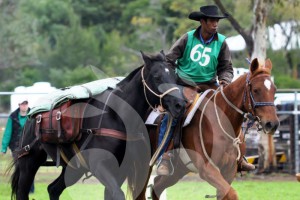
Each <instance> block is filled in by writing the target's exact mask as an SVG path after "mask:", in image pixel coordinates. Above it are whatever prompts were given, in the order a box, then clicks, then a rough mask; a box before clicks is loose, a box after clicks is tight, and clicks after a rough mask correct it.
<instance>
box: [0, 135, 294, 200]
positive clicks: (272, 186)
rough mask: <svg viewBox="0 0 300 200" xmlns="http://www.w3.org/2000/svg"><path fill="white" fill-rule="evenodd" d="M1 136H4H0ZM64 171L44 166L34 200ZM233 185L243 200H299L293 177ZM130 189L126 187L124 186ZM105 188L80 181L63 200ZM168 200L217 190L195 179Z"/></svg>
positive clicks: (3, 178) (2, 160) (1, 165)
mask: <svg viewBox="0 0 300 200" xmlns="http://www.w3.org/2000/svg"><path fill="white" fill-rule="evenodd" d="M0 135H1V134H0ZM10 161H11V156H10V155H9V153H8V154H7V155H1V156H0V200H9V199H10V193H11V189H10V185H9V178H10V175H9V174H8V175H5V170H6V168H7V166H8V165H9V163H10ZM59 172H60V168H55V167H42V168H41V169H40V170H39V172H38V174H37V176H36V179H35V193H34V194H32V195H30V200H33V199H34V200H47V199H49V198H48V193H47V185H48V184H49V183H51V181H53V180H54V179H55V178H56V177H57V176H58V174H59ZM232 186H233V187H234V188H235V189H236V191H237V192H238V194H239V197H240V199H241V200H299V199H300V194H299V192H298V191H299V188H300V183H299V182H297V181H296V178H294V177H293V176H291V175H287V174H272V175H269V176H265V179H264V178H263V177H253V176H251V174H250V175H247V176H245V177H243V178H240V177H237V178H236V180H235V181H234V182H233V184H232ZM123 190H124V191H125V190H126V186H123ZM103 191H104V188H103V186H102V185H101V184H99V183H98V182H97V181H96V180H95V179H91V180H88V181H86V182H84V183H82V182H78V183H77V184H75V185H74V186H71V187H69V188H67V189H66V190H65V191H64V193H63V194H62V196H61V198H60V199H61V200H94V199H100V200H101V199H104V197H103ZM166 194H167V199H168V200H196V199H197V200H200V199H206V198H205V195H214V194H215V189H214V188H213V187H212V186H210V185H209V184H208V183H206V182H203V181H199V180H198V179H197V178H195V176H192V178H187V179H186V180H184V181H180V182H179V183H177V184H176V185H174V186H173V187H170V188H168V189H167V191H166Z"/></svg>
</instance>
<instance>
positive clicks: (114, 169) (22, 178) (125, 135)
mask: <svg viewBox="0 0 300 200" xmlns="http://www.w3.org/2000/svg"><path fill="white" fill-rule="evenodd" d="M142 57H143V60H144V65H143V66H141V67H139V68H137V69H136V70H134V71H133V72H131V73H130V74H129V75H128V76H127V77H126V78H125V79H124V80H122V81H121V82H120V83H119V84H118V85H117V87H116V89H107V90H106V91H104V92H103V93H101V94H99V95H96V96H94V97H92V98H89V99H88V100H85V101H84V102H85V103H86V102H87V103H88V106H87V107H86V109H85V111H84V118H83V123H82V124H83V125H82V130H81V138H80V139H79V140H78V141H75V142H74V143H67V144H49V143H44V142H40V141H39V140H38V141H37V142H35V143H34V142H33V141H34V140H37V139H36V136H35V133H34V132H35V126H36V119H35V118H32V119H28V121H27V123H26V124H25V128H24V132H23V136H22V141H21V148H22V147H23V148H24V147H25V146H26V145H28V144H29V146H30V151H29V154H28V155H25V156H22V157H20V158H19V159H18V160H17V161H16V162H15V163H14V167H15V168H14V172H13V175H12V179H11V187H12V195H11V197H12V199H18V200H28V194H29V190H30V185H31V183H32V181H33V180H34V176H35V174H36V172H37V171H38V169H39V167H40V166H42V165H43V164H44V163H45V161H46V159H47V155H50V156H51V158H52V159H53V160H54V161H56V162H57V163H60V165H62V167H63V169H62V173H61V174H60V176H59V177H58V178H57V179H56V180H55V181H54V182H52V183H51V184H50V185H49V186H48V192H49V196H50V199H51V200H54V199H59V196H60V195H61V193H62V192H63V190H64V189H65V188H66V187H68V186H70V185H72V184H74V183H76V182H77V181H78V180H79V179H80V178H81V177H82V176H83V175H84V174H85V173H87V172H90V173H91V174H92V175H93V176H95V177H96V178H97V179H98V180H99V181H100V182H101V183H102V184H103V185H104V186H105V199H107V200H108V199H118V200H119V199H125V195H124V193H123V192H122V190H121V189H120V187H121V185H122V184H123V182H124V180H125V179H126V178H127V180H128V188H129V192H131V191H135V192H134V194H131V195H133V198H136V196H137V195H138V194H139V193H140V192H141V191H142V189H143V185H144V184H145V181H146V180H147V176H146V175H145V176H140V175H141V174H147V173H146V172H148V170H149V165H148V164H149V161H150V158H151V152H150V151H151V150H150V143H149V136H148V132H147V129H146V127H145V125H144V121H145V118H146V114H147V111H148V110H149V108H154V107H156V106H157V105H160V106H161V107H163V108H164V109H165V110H166V111H168V112H169V113H170V114H171V115H172V116H173V117H174V118H176V117H178V116H180V115H181V114H182V113H183V111H184V109H185V101H184V99H183V97H182V94H181V92H180V91H179V89H178V88H177V87H176V84H175V83H176V75H175V73H174V71H173V70H172V69H171V68H169V67H168V65H167V63H166V60H165V55H164V54H163V52H162V51H161V52H160V53H158V54H156V55H145V54H144V53H142ZM77 103H83V102H82V101H79V102H77ZM30 144H34V145H30ZM74 144H76V146H77V147H78V151H77V152H76V151H75V152H74ZM58 149H59V150H61V151H58ZM59 152H64V153H63V155H62V154H61V153H59ZM63 157H64V158H63ZM66 160H68V161H69V162H66ZM136 174H139V177H136ZM133 189H134V190H133Z"/></svg>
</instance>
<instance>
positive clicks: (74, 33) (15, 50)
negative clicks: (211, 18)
mask: <svg viewBox="0 0 300 200" xmlns="http://www.w3.org/2000/svg"><path fill="white" fill-rule="evenodd" d="M256 1H257V0H251V1H244V0H237V1H230V0H222V2H221V1H217V0H191V1H184V0H109V1H108V0H64V1H61V0H26V1H22V0H2V1H1V2H0V12H1V18H0V26H1V29H0V42H1V45H0V55H1V56H0V70H1V73H0V80H1V84H0V90H1V91H11V90H13V88H15V87H16V86H19V85H25V86H28V85H32V83H34V82H38V81H49V82H51V84H52V85H54V86H55V87H66V86H70V85H75V84H80V83H85V82H88V81H92V80H95V79H99V78H102V77H106V76H120V75H121V76H124V75H126V74H127V73H128V72H129V71H131V70H133V69H134V68H136V67H138V66H139V65H141V64H142V61H141V58H140V53H139V51H140V50H143V51H145V52H157V51H160V50H164V51H168V49H169V48H170V46H171V45H172V43H173V42H174V41H175V40H176V39H177V38H178V37H180V35H182V34H183V33H185V32H186V31H188V30H190V29H193V28H196V27H197V26H198V25H199V24H198V23H197V22H194V21H192V20H189V19H188V18H187V16H188V14H189V13H190V12H192V11H196V10H199V7H200V6H201V5H207V4H216V3H219V4H220V3H221V4H222V6H223V7H224V8H225V9H226V11H228V12H229V13H230V15H231V16H233V17H234V19H235V20H236V21H237V22H238V23H239V24H240V25H241V26H240V31H239V29H237V27H234V26H233V25H232V23H230V21H229V20H223V21H222V23H220V27H219V31H220V32H221V33H223V34H225V35H226V36H234V35H237V34H240V33H244V34H245V33H250V32H251V29H252V28H253V19H254V18H255V17H258V16H257V15H256V13H255V12H254V10H253V6H254V5H255V2H256ZM264 1H266V2H267V4H268V5H269V4H270V5H271V6H272V8H271V9H270V12H269V15H268V18H267V25H268V26H273V25H274V24H277V25H281V22H291V21H293V22H296V23H295V26H293V27H292V28H291V30H286V29H283V30H284V31H285V32H284V34H286V36H287V38H288V39H287V40H285V41H283V42H285V43H286V46H285V47H283V48H281V49H280V50H276V51H274V50H272V49H271V48H268V47H270V45H268V46H267V47H266V48H267V57H269V58H271V60H272V61H273V63H274V77H275V83H276V85H277V86H278V87H279V88H297V87H299V86H300V84H299V83H300V82H299V76H298V75H297V72H298V71H299V68H300V67H299V66H300V61H299V56H298V54H299V48H293V49H290V48H288V44H289V42H291V41H290V40H291V36H292V35H293V34H299V27H298V21H299V18H300V16H299V13H300V12H299V11H300V6H299V1H298V0H287V1H284V0H276V1H274V0H272V1H270V0H264ZM241 30H242V32H241ZM245 35H246V34H245ZM246 39H247V38H246ZM254 39H255V38H254ZM289 39H290V40H289ZM268 42H269V44H270V43H272V42H273V41H270V40H269V41H268ZM249 48H251V46H250V45H248V46H247V48H246V49H245V50H243V51H240V52H233V63H234V66H235V67H245V68H247V67H248V65H247V63H246V62H245V59H244V58H245V57H251V55H250V52H251V51H249ZM91 66H92V67H91ZM95 69H98V70H96V71H97V72H96V71H95ZM99 71H101V73H99ZM295 74H296V75H295Z"/></svg>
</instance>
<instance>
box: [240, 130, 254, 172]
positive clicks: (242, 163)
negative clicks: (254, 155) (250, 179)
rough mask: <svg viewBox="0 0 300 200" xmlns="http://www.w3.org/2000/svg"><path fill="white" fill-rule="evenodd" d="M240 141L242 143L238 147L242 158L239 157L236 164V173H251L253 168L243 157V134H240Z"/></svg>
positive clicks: (244, 149)
mask: <svg viewBox="0 0 300 200" xmlns="http://www.w3.org/2000/svg"><path fill="white" fill-rule="evenodd" d="M240 141H243V142H242V143H241V144H240V145H239V147H240V150H241V154H242V156H241V158H240V160H239V161H238V162H237V164H238V168H237V171H238V172H242V171H246V172H249V171H253V170H255V166H254V165H252V164H251V163H248V161H247V159H246V157H245V156H244V155H245V153H246V142H244V135H243V134H240Z"/></svg>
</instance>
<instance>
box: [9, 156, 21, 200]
mask: <svg viewBox="0 0 300 200" xmlns="http://www.w3.org/2000/svg"><path fill="white" fill-rule="evenodd" d="M12 167H14V172H13V173H12V176H11V180H10V181H11V199H16V197H17V191H18V183H19V178H20V166H19V164H18V160H15V161H14V162H13V164H12Z"/></svg>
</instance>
